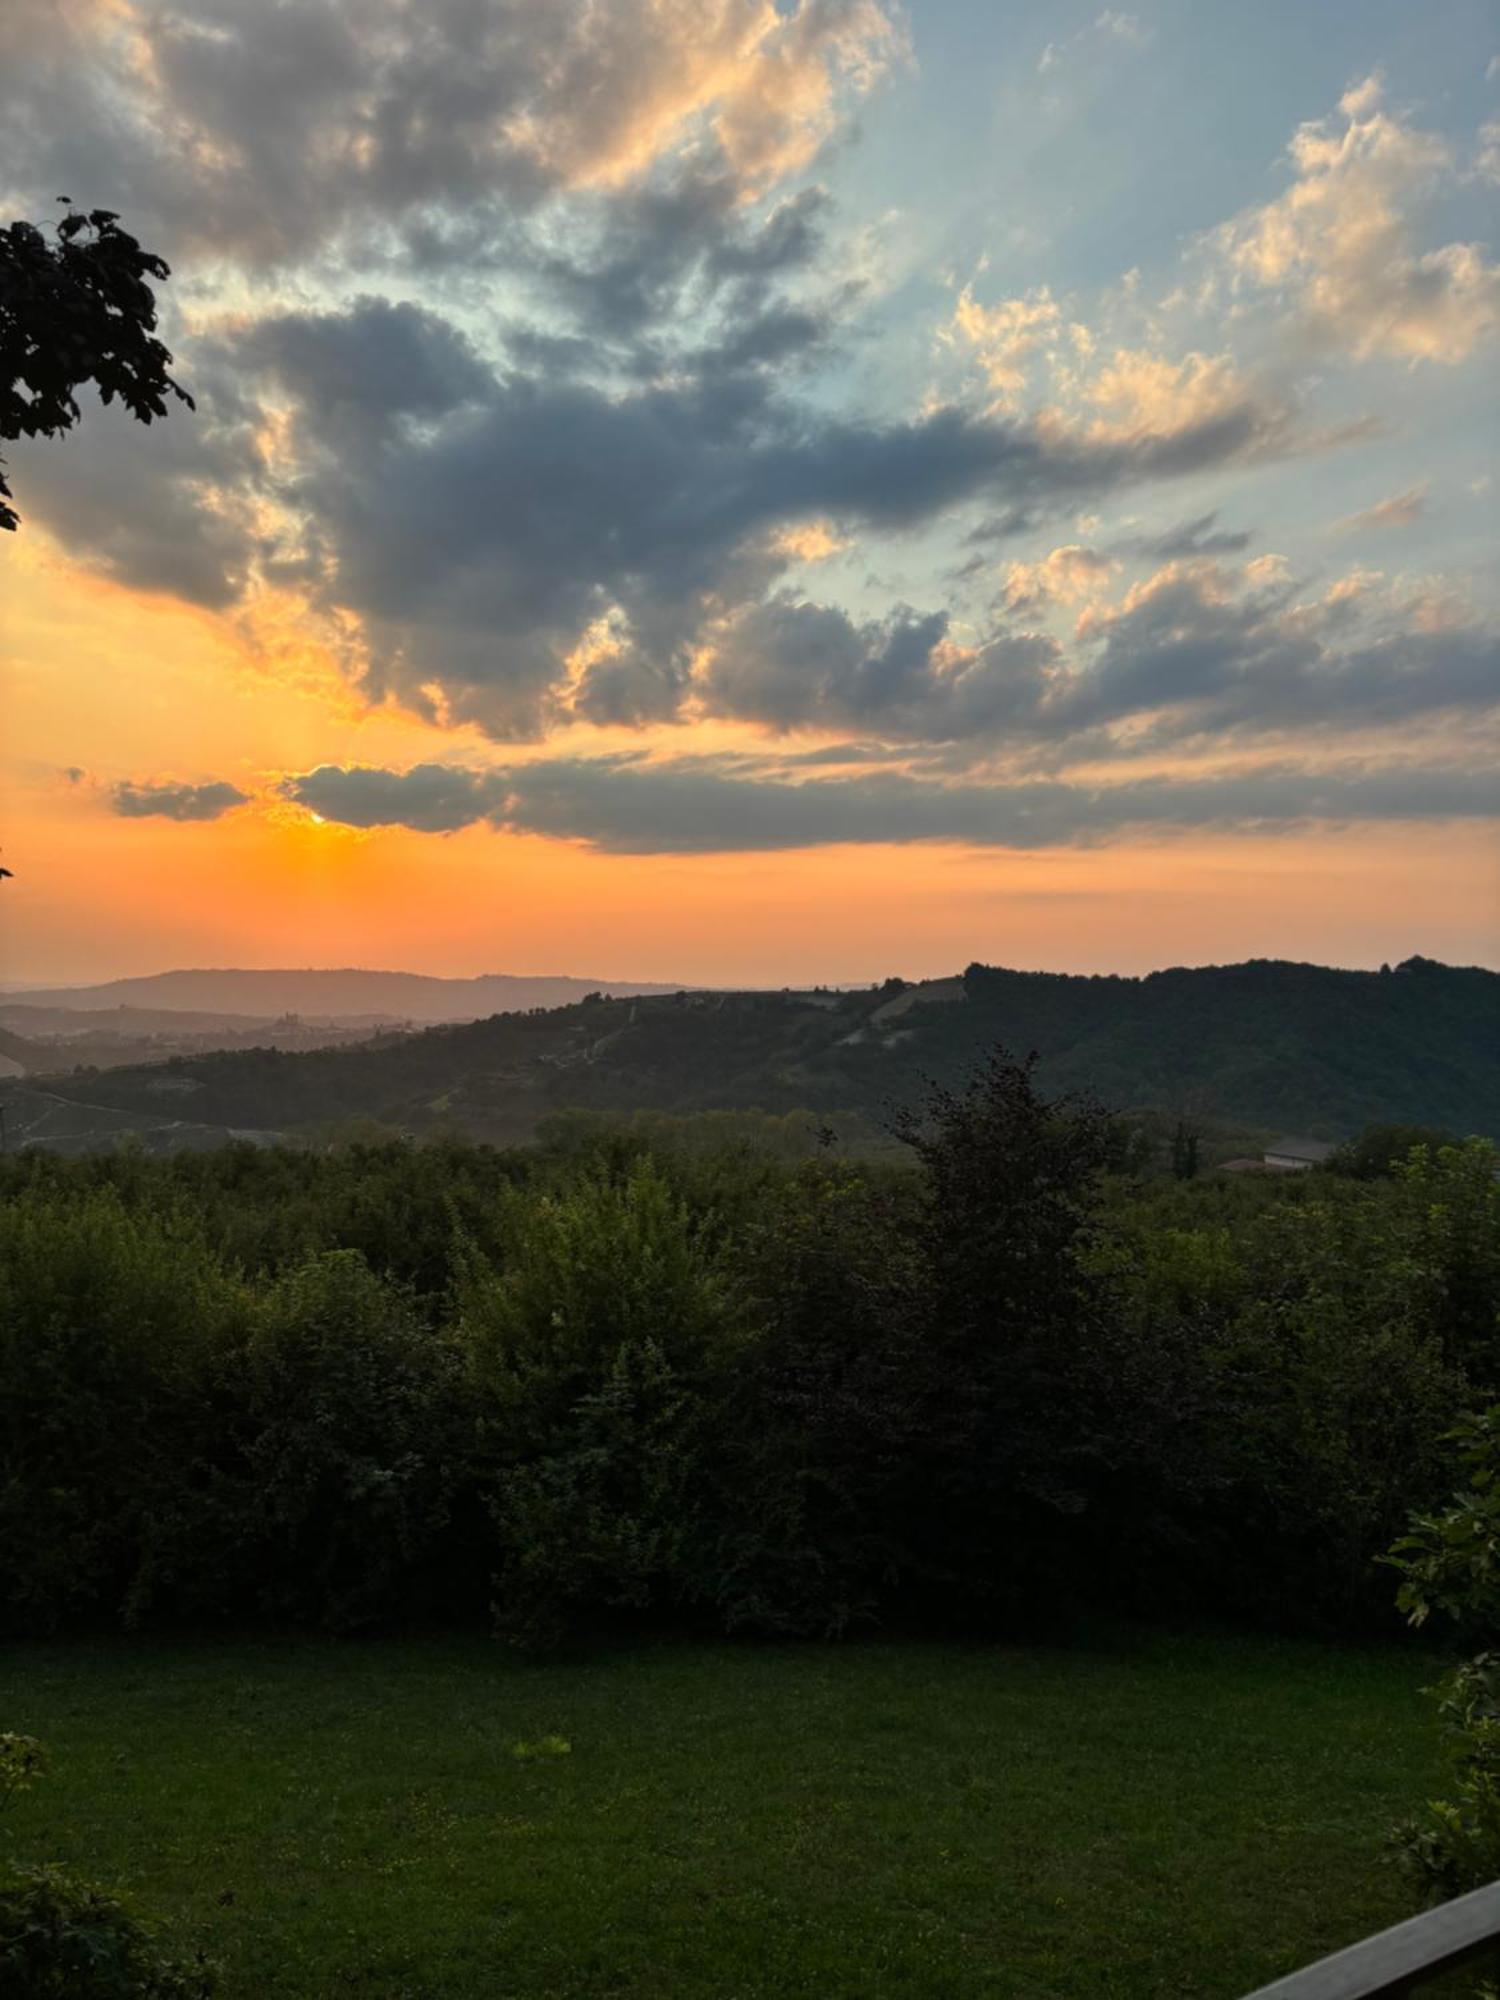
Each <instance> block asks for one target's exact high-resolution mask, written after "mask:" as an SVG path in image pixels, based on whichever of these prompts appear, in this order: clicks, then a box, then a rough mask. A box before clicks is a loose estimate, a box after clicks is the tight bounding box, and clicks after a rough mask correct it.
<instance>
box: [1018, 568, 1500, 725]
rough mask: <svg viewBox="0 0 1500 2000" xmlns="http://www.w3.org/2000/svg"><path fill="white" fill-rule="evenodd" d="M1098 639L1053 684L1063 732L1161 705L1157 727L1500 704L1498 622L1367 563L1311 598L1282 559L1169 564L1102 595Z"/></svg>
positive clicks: (1389, 716)
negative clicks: (1400, 588)
mask: <svg viewBox="0 0 1500 2000" xmlns="http://www.w3.org/2000/svg"><path fill="white" fill-rule="evenodd" d="M1079 634H1080V638H1081V639H1083V640H1084V641H1086V642H1089V643H1090V644H1091V645H1092V646H1093V648H1094V651H1093V652H1092V655H1091V657H1090V658H1089V659H1088V660H1087V662H1086V664H1085V665H1083V666H1082V667H1080V668H1078V669H1077V670H1076V671H1074V672H1073V673H1071V674H1070V675H1069V676H1068V677H1067V678H1066V679H1065V680H1059V681H1058V682H1057V683H1056V684H1055V685H1054V686H1053V687H1052V688H1051V689H1049V692H1048V696H1047V700H1046V704H1045V707H1044V712H1043V715H1044V720H1045V721H1046V722H1047V723H1048V724H1049V725H1050V726H1051V727H1052V728H1053V729H1054V730H1056V731H1059V732H1062V731H1064V730H1067V729H1084V728H1092V727H1097V726H1099V725H1100V724H1105V723H1120V722H1124V721H1127V720H1130V719H1138V718H1145V717H1152V718H1154V726H1153V730H1152V734H1151V736H1150V737H1149V739H1148V740H1151V741H1157V742H1171V741H1183V740H1189V739H1193V738H1198V737H1203V736H1213V737H1215V738H1218V739H1219V740H1228V739H1229V738H1231V737H1234V736H1247V735H1248V736H1253V735H1257V734H1262V733H1265V732H1267V731H1272V732H1274V731H1284V730H1288V729H1295V730H1298V731H1306V730H1309V729H1312V728H1323V729H1327V730H1330V731H1333V732H1335V733H1336V732H1338V731H1339V730H1344V729H1350V728H1370V727H1391V726H1395V725H1398V724H1401V723H1404V722H1407V721H1409V720H1410V719H1412V718H1413V717H1416V716H1419V715H1436V714H1441V713H1444V712H1461V711H1469V712H1473V713H1483V712H1486V711H1489V710H1493V709H1494V708H1495V707H1496V705H1497V703H1500V633H1497V632H1496V630H1495V629H1494V628H1492V627H1490V626H1486V625H1484V624H1481V623H1477V622H1473V621H1472V620H1468V621H1466V620H1465V619H1464V618H1463V617H1461V616H1453V617H1445V616H1442V615H1434V610H1433V607H1431V606H1430V605H1428V604H1427V602H1426V601H1425V600H1423V599H1422V598H1420V597H1418V598H1415V599H1400V598H1396V597H1392V596H1391V595H1389V594H1381V593H1380V592H1379V591H1378V590H1377V589H1376V588H1375V586H1374V582H1373V580H1371V579H1368V578H1366V577H1363V576H1360V575H1356V576H1354V577H1351V578H1346V579H1341V580H1339V581H1337V582H1335V583H1334V584H1332V585H1330V586H1329V587H1328V588H1327V589H1326V590H1325V591H1324V592H1323V593H1322V594H1321V595H1320V596H1312V597H1302V596H1299V594H1298V592H1297V589H1296V587H1295V585H1294V584H1293V583H1291V582H1290V581H1289V580H1288V578H1287V575H1286V571H1285V566H1284V564H1282V563H1281V562H1280V560H1279V559H1277V558H1271V557H1262V558H1259V559H1258V560H1257V561H1255V562H1252V563H1249V564H1247V565H1246V566H1245V568H1244V569H1243V571H1241V572H1240V573H1239V575H1238V576H1236V575H1234V574H1233V573H1232V572H1230V571H1228V570H1226V569H1225V568H1224V567H1223V566H1222V565H1220V564H1218V563H1215V562H1211V561H1204V560H1189V561H1177V562H1171V563H1167V564H1166V565H1164V566H1163V567H1162V568H1161V569H1160V570H1158V571H1157V572H1156V573H1155V574H1154V575H1153V576H1151V577H1149V578H1147V579H1145V580H1144V581H1142V582H1141V583H1138V584H1136V585H1135V586H1133V587H1132V588H1131V589H1130V590H1129V591H1128V592H1127V593H1126V595H1125V597H1124V599H1123V600H1122V602H1121V603H1120V604H1119V605H1118V606H1103V607H1091V608H1089V609H1087V610H1085V611H1084V612H1083V613H1082V615H1081V617H1080V620H1079Z"/></svg>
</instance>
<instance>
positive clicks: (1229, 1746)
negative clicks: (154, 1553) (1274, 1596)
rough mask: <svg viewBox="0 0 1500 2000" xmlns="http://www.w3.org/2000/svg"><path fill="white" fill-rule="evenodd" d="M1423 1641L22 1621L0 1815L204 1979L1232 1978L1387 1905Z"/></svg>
mask: <svg viewBox="0 0 1500 2000" xmlns="http://www.w3.org/2000/svg"><path fill="white" fill-rule="evenodd" d="M1431 1673H1432V1667H1431V1662H1430V1661H1429V1660H1426V1659H1424V1658H1423V1657H1421V1656H1420V1655H1418V1654H1415V1653H1413V1652H1412V1651H1409V1650H1405V1649H1402V1648H1400V1647H1391V1648H1387V1649H1383V1650H1382V1649H1371V1650H1361V1649H1358V1648H1349V1647H1337V1648H1335V1647H1324V1646H1318V1645H1315V1644H1309V1643H1292V1642H1281V1641H1268V1640H1246V1639H1235V1638H1229V1639H1225V1638H1201V1637H1195V1638H1191V1639H1175V1640H1171V1639H1163V1638H1160V1637H1155V1638H1148V1639H1139V1638H1131V1637H1126V1638H1123V1639H1119V1640H1117V1641H1115V1642H1114V1643H1112V1644H1111V1645H1108V1646H1106V1647H1103V1648H1099V1647H1094V1648H1091V1649H1090V1650H1087V1651H1081V1650H1080V1651H1048V1650H1038V1649H1034V1648H1033V1649H1026V1650H1020V1649H1011V1648H1002V1647H978V1646H974V1647H959V1646H944V1645H932V1644H895V1643H891V1644H880V1645H874V1644H872V1645H863V1646H849V1647H845V1648H813V1647H806V1648H786V1649H769V1648H768V1649H754V1648H748V1647H746V1648H730V1647H727V1646H695V1645H679V1646H675V1647H673V1646H665V1645H664V1646H661V1647H653V1648H644V1649H639V1650H631V1651H627V1652H614V1653H610V1654H608V1655H604V1656H601V1657H598V1658H595V1659H591V1660H588V1661H584V1662H577V1661H572V1662H567V1663H563V1664H546V1665H540V1666H538V1665H528V1664H525V1663H523V1662H519V1661H516V1660H513V1659H511V1658H510V1657H509V1656H507V1655H506V1654H505V1653H503V1652H502V1651H501V1650H500V1649H498V1648H497V1647H495V1646H493V1645H490V1644H487V1643H485V1642H483V1641H479V1640H474V1641H470V1640H456V1641H455V1640H414V1641H407V1642H389V1643H387V1642H380V1643H369V1644H363V1645H350V1644H345V1645H336V1644H324V1643H309V1642H301V1641H288V1642H286V1643H283V1644H266V1645H239V1644H236V1645H224V1646H216V1647H208V1646H188V1645H160V1644H155V1645H148V1644H136V1643H131V1644H115V1643H112V1644H109V1645H106V1646H101V1647H86V1646H80V1645H67V1646H61V1645H59V1646H46V1647H41V1646H31V1647H22V1648H16V1649H14V1650H12V1651H11V1652H10V1653H9V1654H8V1655H6V1656H4V1657H3V1658H0V1728H3V1727H9V1728H15V1729H20V1730H25V1731H29V1732H30V1733H32V1734H34V1735H37V1736H40V1737H41V1738H42V1739H43V1740H44V1742H45V1743H46V1744H47V1745H48V1747H49V1749H50V1750H51V1753H52V1758H53V1771H52V1775H51V1776H50V1777H49V1778H48V1779H47V1780H46V1781H45V1783H44V1784H43V1785H42V1786H40V1787H39V1788H38V1789H37V1790H36V1791H35V1792H33V1793H32V1794H30V1795H29V1796H28V1797H26V1798H24V1799H22V1800H21V1801H20V1802H19V1803H18V1804H17V1805H16V1807H15V1808H14V1809H13V1810H12V1811H11V1812H10V1813H9V1814H8V1815H7V1816H6V1819H5V1821H4V1823H3V1825H0V1852H4V1851H5V1850H6V1849H9V1850H10V1851H11V1852H13V1853H14V1854H15V1856H16V1857H17V1858H25V1859H28V1860H36V1859H43V1858H45V1859H48V1860H56V1861H60V1862H62V1863H65V1864H67V1865H69V1866H72V1867H77V1868H78V1869H79V1870H81V1871H82V1872H85V1873H87V1874H90V1875H93V1876H95V1877H97V1878H99V1879H102V1880H105V1881H110V1882H114V1883H117V1884H124V1885H126V1886H127V1887H128V1888H129V1890H130V1891H131V1892H132V1893H133V1894H134V1895H135V1896H136V1897H137V1899H138V1900H139V1901H141V1902H142V1903H145V1904H147V1905H149V1906H150V1907H151V1908H152V1909H153V1910H155V1911H157V1912H159V1913H161V1914H162V1915H163V1916H165V1917H167V1918H169V1919H171V1920H172V1921H173V1923H174V1925H175V1926H177V1927H178V1929H179V1934H180V1935H182V1936H183V1938H184V1941H186V1940H188V1939H193V1938H202V1939H203V1940H205V1941H206V1942H208V1944H209V1946H210V1948H211V1950H212V1951H213V1952H214V1953H215V1955H216V1956H217V1957H218V1958H219V1959H220V1961H221V1963H222V1964H223V1966H224V1970H225V1988H226V1991H227V1993H228V1994H229V1995H230V1996H235V2000H240V1996H243V2000H249V1996H256V2000H289V1997H290V1996H293V1995H297V1996H316V1997H317V2000H326V1997H327V1996H345V1995H359V1996H364V2000H398V1997H399V2000H419V1996H420V2000H429V1996H434V1997H435V1996H442V2000H465V1997H466V1996H480V1995H483V1996H485V2000H493V1997H494V1996H507V1995H528V1996H533V1995H534V1996H542V1995H546V1996H554V1995H555V1996H585V1995H586V1996H598V1995H633V1996H642V2000H645V1996H651V2000H661V1996H677V1995H702V1996H708V1995H712V1996H714V2000H735V1996H745V1995H763V1994H764V1995H771V1994H784V1995H807V1996H818V2000H823V1996H850V2000H853V1996H859V2000H866V1996H897V1995H901V1996H913V2000H915V1997H916V1996H920V2000H957V1996H965V2000H966V1997H967V1996H970V1995H995V1996H1016V2000H1063V1996H1068V1997H1069V2000H1073V1996H1082V1995H1088V1996H1090V1997H1091V2000H1093V1997H1094V1996H1129V2000H1145V1996H1160V1997H1161V2000H1166V1996H1171V2000H1192V1996H1201V2000H1214V1996H1224V2000H1231V1996H1235V1995H1238V1994H1240V1993H1243V1992H1244V1991H1245V1990H1246V1989H1247V1988H1249V1987H1252V1986H1254V1985H1256V1984H1257V1983H1259V1982H1261V1981H1263V1980H1266V1979H1270V1978H1272V1977H1274V1976H1276V1975H1277V1974H1279V1973H1282V1972H1285V1971H1287V1970H1289V1969H1290V1968H1292V1967H1293V1966H1295V1965H1298V1964H1300V1963H1302V1962H1304V1961H1305V1960H1307V1959H1309V1958H1312V1957H1316V1956H1318V1955H1319V1954H1320V1953H1322V1952H1324V1951H1328V1950H1331V1949H1333V1948H1334V1947H1335V1946H1337V1945H1339V1944H1342V1943H1346V1942H1348V1941H1350V1940H1352V1939H1353V1938H1355V1937H1358V1936H1361V1935H1363V1934H1364V1933H1365V1932H1367V1931H1369V1930H1371V1929H1374V1928H1377V1927H1379V1926H1380V1925H1381V1924H1384V1923H1388V1922H1391V1921H1394V1920H1395V1919H1396V1918H1397V1917H1400V1916H1403V1915H1406V1914H1407V1913H1408V1911H1409V1909H1410V1901H1409V1892H1408V1890H1407V1889H1406V1887H1405V1885H1404V1884H1403V1882H1402V1881H1401V1879H1400V1878H1399V1876H1397V1875H1396V1874H1395V1873H1394V1871H1393V1870H1391V1869H1390V1868H1389V1867H1387V1866H1384V1865H1383V1864H1382V1861H1381V1855H1380V1849H1381V1842H1382V1837H1383V1835H1384V1832H1385V1829H1386V1828H1387V1826H1388V1825H1389V1823H1390V1822H1391V1821H1392V1819H1394V1818H1395V1817H1397V1816H1398V1815H1399V1814H1401V1813H1403V1812H1404V1811H1407V1810H1409V1809H1410V1808H1411V1807H1412V1806H1414V1805H1415V1804H1416V1803H1417V1802H1418V1801H1420V1800H1421V1799H1422V1798H1423V1797H1424V1796H1426V1795H1427V1794H1429V1793H1430V1791H1431V1790H1432V1787H1433V1785H1434V1782H1435V1779H1436V1771H1435V1769H1434V1733H1433V1729H1432V1726H1431V1722H1430V1718H1429V1715H1428V1713H1427V1709H1426V1705H1425V1704H1424V1703H1423V1702H1422V1700H1421V1699H1420V1698H1419V1696H1418V1693H1417V1690H1418V1687H1419V1686H1420V1685H1421V1684H1422V1683H1423V1682H1424V1681H1425V1680H1427V1679H1430V1678H1431ZM548 1738H553V1739H557V1740H555V1741H553V1742H552V1743H550V1744H549V1743H548V1742H547V1741H546V1740H545V1739H548ZM562 1744H565V1745H566V1746H568V1747H567V1748H562V1747H560V1745H562ZM518 1746H520V1749H519V1751H518Z"/></svg>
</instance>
